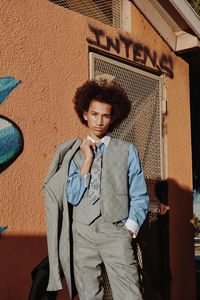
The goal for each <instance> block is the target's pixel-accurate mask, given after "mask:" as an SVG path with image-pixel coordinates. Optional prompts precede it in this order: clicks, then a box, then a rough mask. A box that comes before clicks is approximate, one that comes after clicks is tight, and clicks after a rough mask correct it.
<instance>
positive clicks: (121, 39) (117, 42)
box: [86, 25, 174, 79]
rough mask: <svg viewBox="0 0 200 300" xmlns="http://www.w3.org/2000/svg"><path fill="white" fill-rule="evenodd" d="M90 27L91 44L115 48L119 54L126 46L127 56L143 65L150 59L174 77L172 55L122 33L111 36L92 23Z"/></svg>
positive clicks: (88, 39) (154, 65)
mask: <svg viewBox="0 0 200 300" xmlns="http://www.w3.org/2000/svg"><path fill="white" fill-rule="evenodd" d="M88 27H89V30H90V32H91V33H92V35H93V38H92V39H91V38H88V37H87V38H86V40H87V42H88V44H89V45H92V46H97V47H99V48H100V49H102V50H106V51H110V49H113V50H114V51H115V52H116V53H117V54H120V52H121V50H122V48H124V49H123V50H125V55H126V58H128V59H131V60H132V61H134V62H135V63H139V64H142V65H146V64H147V60H149V61H150V63H151V64H152V67H153V68H156V69H157V70H159V71H160V72H162V73H163V74H165V75H166V76H168V77H169V78H171V79H173V78H174V73H173V60H172V57H171V56H170V55H167V54H165V53H161V54H158V53H157V52H156V51H155V50H152V49H150V48H149V47H148V46H146V45H144V44H142V43H137V42H135V41H134V40H133V39H131V38H129V37H127V36H123V35H122V34H119V35H118V36H117V37H110V36H108V35H107V34H106V33H105V31H103V30H102V29H99V28H96V27H93V26H91V25H88Z"/></svg>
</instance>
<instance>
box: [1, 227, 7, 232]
mask: <svg viewBox="0 0 200 300" xmlns="http://www.w3.org/2000/svg"><path fill="white" fill-rule="evenodd" d="M7 228H8V226H0V233H1V232H3V231H4V230H6V229H7Z"/></svg>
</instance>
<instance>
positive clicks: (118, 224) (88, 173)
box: [46, 80, 149, 300]
mask: <svg viewBox="0 0 200 300" xmlns="http://www.w3.org/2000/svg"><path fill="white" fill-rule="evenodd" d="M74 104H75V110H76V112H77V114H78V116H79V118H80V121H81V122H82V123H83V124H84V125H86V126H87V127H88V135H87V137H86V138H85V139H84V140H83V141H82V140H80V139H75V140H72V141H68V143H67V145H66V144H65V145H64V144H63V145H64V146H62V148H63V147H64V149H65V150H63V149H62V151H60V152H59V153H62V158H60V156H61V155H60V154H59V159H58V160H59V161H62V165H61V168H60V169H61V170H63V164H64V166H65V167H66V166H67V170H68V171H66V173H67V174H66V176H67V181H66V182H65V183H64V189H65V192H64V194H65V195H64V198H65V201H64V202H67V201H68V202H69V203H71V204H72V206H73V217H72V219H73V222H72V234H73V267H74V275H75V282H76V287H77V290H78V294H79V298H80V300H94V299H99V300H100V299H103V287H102V284H101V280H100V278H101V266H102V263H104V265H105V268H106V272H107V275H108V278H109V282H110V286H111V290H112V295H113V299H114V300H122V299H123V300H129V299H130V300H141V299H142V297H141V294H140V291H139V286H138V274H137V266H136V262H135V258H134V254H133V250H132V238H135V237H136V235H137V233H138V230H139V228H140V226H141V225H142V223H143V221H144V219H145V217H146V213H147V209H148V202H149V198H148V195H147V190H146V184H145V179H144V175H143V170H142V167H141V164H140V160H139V157H138V153H137V150H136V148H135V146H134V145H133V144H130V143H128V142H126V141H121V140H118V139H113V138H111V137H110V136H109V135H108V134H109V133H110V132H111V131H112V130H113V129H114V128H115V127H116V126H118V125H119V124H120V123H121V122H122V121H123V120H124V119H125V118H126V117H127V116H128V113H129V111H130V102H129V99H128V97H127V95H126V93H125V91H124V90H123V89H122V88H121V87H120V86H119V85H118V84H117V83H116V82H114V81H111V82H107V81H106V80H100V81H95V80H92V81H87V82H86V83H85V84H83V85H82V86H81V87H80V88H79V89H78V90H77V92H76V94H75V97H74ZM77 141H78V144H76V143H77ZM69 144H70V145H69ZM66 149H67V150H66ZM63 151H64V154H63ZM70 151H71V152H70ZM54 161H55V159H54ZM64 162H65V163H64ZM60 163H61V162H60ZM54 164H55V163H54ZM56 164H58V162H57V161H56ZM66 164H67V165H66ZM49 173H50V175H49V176H47V180H46V182H49V178H48V177H52V175H51V174H52V167H51V168H50V171H49ZM53 174H54V176H53V177H54V178H56V176H57V179H54V180H52V181H53V183H51V184H50V189H51V191H52V186H54V188H53V189H54V195H55V194H56V193H58V178H61V175H60V174H63V171H60V170H59V169H58V167H57V171H55V167H54V171H53ZM62 176H63V175H62ZM62 182H63V181H62ZM59 184H60V182H59ZM62 186H63V183H62V184H61V187H62ZM48 194H49V193H48ZM47 198H48V197H47ZM66 200H67V201H66ZM48 202H52V199H51V201H48V200H47V204H48ZM58 202H59V200H58ZM63 206H64V207H66V203H63ZM48 210H49V205H47V211H48ZM63 218H64V213H63ZM47 221H48V217H47ZM68 222H69V221H68ZM65 223H66V222H62V224H65ZM67 224H68V223H67ZM47 225H48V222H47ZM63 226H64V225H63ZM67 228H69V225H68V226H67ZM48 229H49V230H51V228H50V225H49V228H48ZM62 231H63V230H62ZM62 237H63V233H62V232H61V239H60V241H61V240H62ZM60 243H61V242H60ZM50 244H51V241H50V237H48V246H49V251H50V254H49V255H50V271H51V260H52V263H53V259H54V257H55V251H54V254H52V250H51V249H50V248H51V246H50ZM62 244H63V243H62ZM60 248H62V246H60ZM60 252H61V251H60ZM59 255H60V257H61V258H60V260H61V265H62V267H63V265H66V264H65V262H64V261H63V255H61V253H60V254H59ZM54 262H55V261H54ZM64 267H65V266H64ZM51 273H54V275H52V276H50V277H51V280H50V281H51V283H50V284H49V285H50V288H49V289H52V287H51V286H53V285H54V282H53V280H57V274H56V275H55V270H54V271H52V272H51ZM55 278H56V279H55ZM68 284H69V283H68ZM58 285H60V284H58ZM53 289H54V287H53Z"/></svg>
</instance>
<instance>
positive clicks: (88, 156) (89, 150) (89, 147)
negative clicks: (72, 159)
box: [80, 139, 96, 175]
mask: <svg viewBox="0 0 200 300" xmlns="http://www.w3.org/2000/svg"><path fill="white" fill-rule="evenodd" d="M80 148H81V151H82V153H83V158H84V162H83V165H82V167H81V175H84V174H87V173H89V172H90V168H91V165H92V162H93V159H94V150H95V149H96V146H95V144H93V143H92V142H91V141H89V140H88V139H84V140H83V143H82V144H81V146H80Z"/></svg>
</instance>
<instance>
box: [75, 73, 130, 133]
mask: <svg viewBox="0 0 200 300" xmlns="http://www.w3.org/2000/svg"><path fill="white" fill-rule="evenodd" d="M92 100H96V101H99V102H102V103H107V104H110V105H111V106H112V117H113V123H112V124H111V125H110V127H109V132H111V131H113V129H114V128H116V127H117V126H119V125H120V123H121V122H122V121H123V120H124V119H126V118H127V116H128V114H129V112H130V109H131V102H130V100H129V99H128V96H127V94H126V92H125V90H124V89H123V88H122V87H121V86H120V85H119V84H118V83H117V82H116V81H110V82H108V81H107V80H105V79H103V80H98V81H97V80H87V81H86V82H85V83H84V84H83V85H82V86H80V87H79V88H78V89H77V90H76V93H75V96H74V99H73V103H74V109H75V111H76V113H77V115H78V117H79V119H80V121H81V123H83V124H84V125H85V126H87V121H86V120H85V119H84V117H83V113H84V111H88V109H89V106H90V102H91V101H92Z"/></svg>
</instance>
